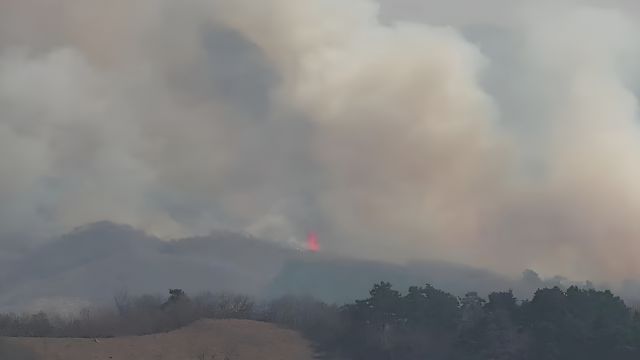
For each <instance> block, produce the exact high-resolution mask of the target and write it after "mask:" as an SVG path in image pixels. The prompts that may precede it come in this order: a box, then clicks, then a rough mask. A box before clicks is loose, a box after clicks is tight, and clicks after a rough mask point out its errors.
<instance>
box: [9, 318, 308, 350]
mask: <svg viewBox="0 0 640 360" xmlns="http://www.w3.org/2000/svg"><path fill="white" fill-rule="evenodd" d="M6 340H7V342H9V343H11V344H14V345H18V346H21V347H25V348H28V349H30V350H31V351H33V352H34V353H35V354H36V358H37V359H38V360H307V359H313V358H314V356H313V351H312V350H311V347H310V345H309V343H308V342H307V341H306V340H305V339H303V338H302V337H301V336H300V335H299V334H298V333H296V332H294V331H290V330H286V329H281V328H278V327H276V326H274V325H271V324H266V323H260V322H255V321H246V320H203V321H199V322H196V323H194V324H192V325H190V326H188V327H185V328H183V329H179V330H176V331H172V332H169V333H165V334H157V335H148V336H135V337H121V338H111V339H52V338H34V339H29V338H10V339H6ZM2 360H5V359H2ZM6 360H11V359H6Z"/></svg>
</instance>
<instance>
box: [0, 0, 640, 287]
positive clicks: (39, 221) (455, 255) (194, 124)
mask: <svg viewBox="0 0 640 360" xmlns="http://www.w3.org/2000/svg"><path fill="white" fill-rule="evenodd" d="M639 22H640V5H638V4H637V3H636V2H635V1H623V0H619V1H604V0H602V1H595V0H594V1H569V0H567V1H533V0H531V1H525V0H520V1H512V0H511V1H508V0H484V1H479V0H455V1H452V0H432V1H431V0H424V1H418V0H380V2H376V1H374V0H260V1H258V0H185V1H172V0H111V1H98V0H96V1H93V0H84V1H74V0H53V1H47V2H43V1H41V0H5V1H2V2H1V3H0V169H2V174H1V176H0V233H1V234H4V235H3V238H6V239H16V238H19V239H22V238H25V237H27V238H29V237H36V238H37V237H48V236H51V235H54V234H59V233H62V232H64V231H68V230H69V229H71V228H73V227H75V226H79V225H82V224H84V223H87V222H93V221H98V220H113V221H117V222H123V223H128V224H131V225H133V226H136V227H139V228H141V229H144V230H147V231H149V232H151V233H154V234H157V235H160V236H164V237H178V236H187V235H192V234H202V233H207V232H209V231H211V230H212V229H216V228H226V229H232V230H240V231H247V232H250V233H252V234H254V235H256V236H260V237H264V238H269V239H272V240H276V241H301V239H303V238H304V236H305V234H306V233H307V232H309V231H315V232H317V233H318V234H319V237H320V242H321V244H322V246H323V249H327V250H329V251H334V252H341V253H345V254H351V255H355V256H363V257H372V258H378V259H384V260H391V261H405V260H411V259H423V258H424V259H441V260H449V261H456V262H463V263H466V264H471V265H475V266H483V267H488V268H491V269H494V270H498V271H501V272H505V273H514V272H520V271H521V270H522V269H524V268H534V269H536V270H537V271H539V272H541V273H542V274H556V273H562V274H565V275H568V276H572V277H574V278H576V279H585V278H591V279H608V280H618V279H623V278H628V277H634V276H637V275H640V262H638V261H637V258H638V256H640V222H638V221H637V219H638V218H640V128H639V126H638V114H637V110H638V103H637V95H636V94H637V91H636V90H637V89H638V85H639V83H638V80H639V79H638V75H639V74H638V71H637V70H639V69H638V65H637V64H639V63H640V61H639V60H640V28H639V27H638V26H639ZM9 242H15V240H6V243H7V244H8V243H9ZM13 245H15V244H13ZM13 245H12V246H13Z"/></svg>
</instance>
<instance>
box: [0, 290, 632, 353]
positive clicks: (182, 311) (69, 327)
mask: <svg viewBox="0 0 640 360" xmlns="http://www.w3.org/2000/svg"><path fill="white" fill-rule="evenodd" d="M114 304H115V306H113V307H112V308H93V309H86V310H84V311H82V312H80V313H79V314H77V315H76V316H73V317H60V316H54V315H48V314H44V313H38V314H29V315H15V314H4V315H0V336H37V337H41V336H49V337H112V336H123V335H143V334H151V333H159V332H166V331H170V330H173V329H177V328H179V327H182V326H185V325H187V324H189V323H191V322H193V321H196V320H199V319H221V318H233V319H250V320H257V321H266V322H271V323H275V324H279V325H282V326H286V327H290V328H293V329H296V330H298V331H300V332H301V333H303V334H304V335H306V336H307V337H308V338H309V339H310V340H312V342H313V343H314V344H315V346H317V349H318V351H319V352H320V353H322V354H324V356H326V357H327V358H336V359H353V360H360V359H362V360H364V359H366V360H405V359H406V360H413V359H416V360H417V359H434V360H438V359H442V360H489V359H493V360H556V359H558V360H560V359H562V360H567V359H568V360H572V359H579V360H590V359H594V360H595V359H614V360H617V359H621V360H626V359H640V315H639V314H638V313H637V312H636V311H634V310H632V309H630V308H629V307H627V306H626V305H625V303H624V302H623V301H622V300H621V299H620V298H619V297H617V296H615V295H614V294H613V293H611V292H610V291H607V290H605V291H600V290H595V289H582V288H578V287H570V288H568V289H566V290H563V289H560V288H558V287H553V288H544V289H539V290H538V291H536V292H535V294H534V295H533V297H532V298H531V299H530V300H524V301H519V300H518V299H516V297H515V296H514V295H513V293H512V292H511V291H506V292H494V293H491V294H490V295H489V296H488V297H486V298H483V297H481V296H479V295H478V294H477V293H474V292H470V293H468V294H466V295H465V296H463V297H460V298H459V297H456V296H453V295H451V294H449V293H447V292H444V291H442V290H439V289H436V288H434V287H433V286H431V285H429V284H426V285H424V286H413V287H410V288H409V289H408V290H407V291H406V292H404V293H402V292H400V291H398V290H395V289H394V288H393V286H392V285H391V284H390V283H388V282H381V283H378V284H375V285H374V286H373V288H372V289H371V291H370V292H369V296H368V297H367V298H364V299H361V300H357V301H355V302H353V303H349V304H346V305H343V306H337V305H331V304H326V303H323V302H321V301H318V300H315V299H313V298H310V297H296V296H286V297H282V298H279V299H275V300H271V301H263V302H258V301H256V300H254V299H252V298H251V297H248V296H242V295H229V294H211V293H205V294H200V295H196V296H194V297H189V296H188V295H187V294H185V293H184V291H182V290H180V289H172V290H171V291H170V295H169V297H168V298H163V297H161V296H150V295H143V296H130V295H129V294H128V293H127V292H121V293H119V294H117V295H116V296H115V297H114Z"/></svg>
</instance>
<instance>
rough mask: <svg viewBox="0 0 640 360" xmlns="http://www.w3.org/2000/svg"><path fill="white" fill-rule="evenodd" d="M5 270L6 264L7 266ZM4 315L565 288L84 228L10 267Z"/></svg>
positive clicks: (2, 299) (234, 240)
mask: <svg viewBox="0 0 640 360" xmlns="http://www.w3.org/2000/svg"><path fill="white" fill-rule="evenodd" d="M0 260H1V259H0ZM0 269H1V270H2V272H1V273H0V311H2V310H7V309H9V310H15V309H31V310H35V309H41V308H46V307H47V306H50V307H53V308H55V309H61V310H65V311H66V310H67V309H66V308H69V307H70V308H73V307H74V306H80V305H84V304H87V303H96V302H98V303H104V302H110V301H111V299H112V297H113V295H114V294H115V293H116V292H118V291H122V290H127V291H128V292H129V293H131V294H142V293H155V294H157V293H162V294H164V293H166V291H167V290H168V289H169V288H175V287H179V288H182V289H184V290H185V291H187V292H188V293H197V292H201V291H213V292H236V293H243V294H249V295H254V296H260V297H277V296H281V295H285V294H298V295H311V296H314V297H316V298H319V299H321V300H324V301H328V302H336V303H343V302H348V301H353V300H354V299H357V298H362V297H365V296H366V295H367V293H368V290H369V289H370V288H371V286H372V284H373V283H375V282H379V281H390V282H391V283H392V284H393V285H394V286H395V288H396V289H398V290H401V291H405V290H406V289H407V287H409V286H411V285H421V284H425V283H427V282H428V283H430V284H432V285H434V286H436V287H438V288H441V289H443V290H445V291H449V292H451V293H453V294H455V295H459V296H461V295H463V294H464V293H465V292H467V291H477V292H479V293H480V294H481V295H486V294H487V293H488V292H489V291H495V290H508V289H513V290H514V292H515V293H516V295H517V296H519V297H521V298H522V297H527V296H530V295H531V294H532V292H533V291H535V290H536V289H537V288H539V287H543V286H553V285H558V284H560V285H561V284H562V282H563V281H564V280H563V279H561V278H555V279H551V280H546V281H545V280H541V279H540V278H539V277H538V275H537V274H535V273H534V272H532V271H528V272H525V274H524V276H523V278H522V279H511V278H507V277H504V276H500V275H497V274H495V273H492V272H489V271H486V270H481V269H476V268H471V267H466V266H461V265H455V264H449V263H443V262H434V261H430V262H416V263H410V264H407V265H398V264H389V263H384V262H377V261H368V260H356V259H351V258H341V257H336V256H330V255H328V254H323V253H311V252H304V251H300V250H297V249H293V248H290V247H287V246H283V245H281V244H278V243H275V242H272V241H266V240H260V239H256V238H253V237H251V236H248V235H244V234H239V233H234V232H215V233H212V234H211V235H209V236H205V237H194V238H187V239H181V240H174V241H163V240H161V239H158V238H156V237H153V236H150V235H148V234H146V233H144V232H143V231H140V230H137V229H134V228H132V227H130V226H126V225H119V224H114V223H111V222H99V223H94V224H90V225H86V226H83V227H80V228H78V229H76V230H74V231H72V232H71V233H69V234H66V235H64V236H61V237H60V238H58V239H54V240H52V241H50V242H48V243H46V244H45V245H42V246H39V247H36V248H34V249H31V250H30V251H25V252H23V253H20V255H19V256H18V255H15V254H14V256H13V257H12V258H11V260H10V261H5V262H3V263H2V268H0Z"/></svg>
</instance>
